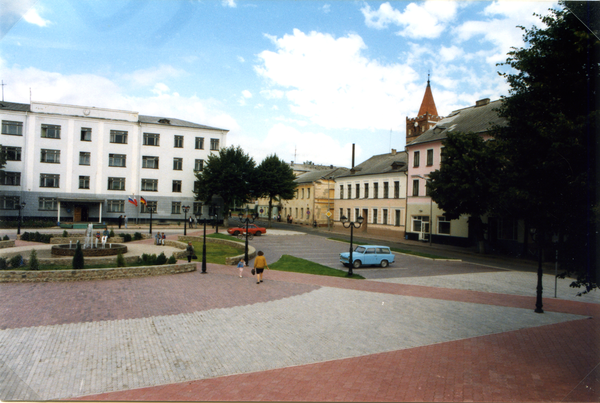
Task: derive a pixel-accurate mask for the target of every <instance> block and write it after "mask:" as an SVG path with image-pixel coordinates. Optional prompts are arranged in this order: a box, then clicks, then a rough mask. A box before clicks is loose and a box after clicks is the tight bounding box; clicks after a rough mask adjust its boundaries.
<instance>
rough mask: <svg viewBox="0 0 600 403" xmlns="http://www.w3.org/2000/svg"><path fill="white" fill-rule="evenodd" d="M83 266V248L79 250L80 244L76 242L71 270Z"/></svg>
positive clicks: (79, 268)
mask: <svg viewBox="0 0 600 403" xmlns="http://www.w3.org/2000/svg"><path fill="white" fill-rule="evenodd" d="M83 266H84V259H83V250H81V244H80V243H79V242H78V243H77V248H76V249H75V254H74V255H73V270H81V269H83Z"/></svg>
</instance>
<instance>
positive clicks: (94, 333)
mask: <svg viewBox="0 0 600 403" xmlns="http://www.w3.org/2000/svg"><path fill="white" fill-rule="evenodd" d="M251 243H252V245H253V246H255V247H256V248H257V249H261V250H264V251H265V256H266V257H267V261H268V262H273V261H276V260H277V259H278V258H279V257H280V256H281V255H282V254H290V255H293V256H297V257H302V258H304V259H308V260H313V261H316V262H319V263H321V264H326V265H329V266H331V267H334V268H338V269H342V267H341V265H340V264H336V259H337V255H338V254H339V252H341V251H345V250H346V249H347V247H348V246H347V244H344V243H341V242H336V241H332V240H327V239H326V238H323V237H318V236H314V235H304V234H302V235H299V234H297V233H296V234H292V233H288V232H285V231H279V232H278V231H273V232H271V233H270V234H269V235H267V236H264V237H257V238H255V239H254V240H253V241H252V242H251ZM139 245H140V246H139V247H141V248H143V247H144V245H146V246H145V247H147V248H148V250H149V251H151V252H152V253H157V251H158V249H157V248H160V247H157V246H154V245H151V244H149V243H143V242H140V243H139ZM507 269H509V268H505V269H502V268H499V267H490V266H483V265H476V264H472V263H466V262H461V261H444V260H442V261H437V260H431V259H424V258H418V257H414V256H408V255H402V254H398V255H397V256H396V263H394V264H393V265H392V266H391V267H390V268H388V269H380V268H364V269H363V268H361V269H358V270H355V272H357V273H359V274H361V275H363V276H364V277H365V278H366V280H351V279H347V278H333V277H323V276H313V275H305V274H295V273H285V272H277V271H267V272H266V273H265V281H264V283H262V284H260V285H257V284H256V282H255V280H254V277H253V276H251V275H250V272H249V271H250V270H249V269H246V270H245V272H244V275H243V277H242V278H239V277H238V273H237V269H236V268H235V267H233V266H223V265H215V264H209V265H208V273H207V274H201V273H200V270H198V271H196V272H193V273H184V274H176V275H168V276H154V277H144V278H134V279H120V280H103V281H79V282H56V283H17V284H15V283H4V284H0V400H17V401H18V400H56V399H59V400H71V399H76V400H191V401H207V400H214V401H227V400H228V401H267V400H270V401H586V402H587V401H589V402H592V401H594V402H596V401H599V400H600V366H599V363H600V337H599V336H600V325H599V324H598V318H599V317H600V298H599V294H598V292H595V293H592V294H590V295H587V296H584V297H583V298H581V297H576V296H575V294H576V290H573V289H572V288H569V287H568V284H569V282H570V281H569V280H559V281H558V286H557V289H556V293H557V298H553V296H554V277H553V276H548V275H546V276H544V310H545V313H544V314H536V313H534V311H533V309H534V307H535V274H534V273H532V272H522V271H512V270H507Z"/></svg>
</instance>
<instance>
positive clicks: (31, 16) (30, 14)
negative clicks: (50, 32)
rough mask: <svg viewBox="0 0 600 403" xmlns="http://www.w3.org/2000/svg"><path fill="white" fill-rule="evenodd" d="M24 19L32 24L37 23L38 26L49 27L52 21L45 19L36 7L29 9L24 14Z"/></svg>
mask: <svg viewBox="0 0 600 403" xmlns="http://www.w3.org/2000/svg"><path fill="white" fill-rule="evenodd" d="M23 19H24V20H25V21H27V22H28V23H30V24H34V25H37V26H38V27H47V26H48V25H50V21H48V20H45V19H43V18H42V17H40V15H39V14H38V11H37V10H36V9H35V8H30V9H29V10H27V12H26V13H25V14H23Z"/></svg>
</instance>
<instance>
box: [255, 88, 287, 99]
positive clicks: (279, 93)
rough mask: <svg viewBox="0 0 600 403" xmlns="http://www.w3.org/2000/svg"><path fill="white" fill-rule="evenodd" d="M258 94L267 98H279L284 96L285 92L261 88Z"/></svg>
mask: <svg viewBox="0 0 600 403" xmlns="http://www.w3.org/2000/svg"><path fill="white" fill-rule="evenodd" d="M260 94H261V95H262V96H263V97H265V98H267V99H281V98H283V97H284V95H285V92H283V91H281V90H262V91H261V92H260Z"/></svg>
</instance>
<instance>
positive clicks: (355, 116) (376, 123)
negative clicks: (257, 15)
mask: <svg viewBox="0 0 600 403" xmlns="http://www.w3.org/2000/svg"><path fill="white" fill-rule="evenodd" d="M270 38H271V40H272V41H273V44H274V45H275V46H276V47H277V51H276V52H272V51H263V52H261V53H260V54H259V55H258V57H259V59H260V60H261V62H262V63H261V64H260V65H258V66H255V70H256V72H257V73H258V74H259V75H260V76H262V77H264V78H266V79H267V80H268V84H269V86H270V87H271V88H273V87H279V88H278V89H280V90H281V91H284V92H285V97H286V99H287V100H288V101H290V103H291V104H290V109H291V110H292V111H293V112H295V113H297V114H299V115H301V116H305V117H307V118H308V119H310V120H311V121H312V122H313V123H316V124H318V125H321V126H323V127H326V128H353V129H367V130H371V129H376V128H387V129H389V128H390V127H396V126H397V125H398V113H402V112H401V111H404V110H406V109H407V107H408V106H409V105H408V104H406V98H407V97H406V93H407V85H408V84H409V83H411V82H412V81H413V80H415V79H416V78H417V74H416V72H415V71H414V70H413V69H412V68H410V67H408V66H407V65H402V64H388V65H384V64H381V63H379V62H378V61H376V60H370V59H367V58H366V57H364V56H362V54H361V52H362V51H363V50H364V49H366V46H365V44H364V42H363V40H362V38H361V37H360V36H358V35H356V34H349V35H347V36H345V37H341V38H337V39H336V38H334V37H333V36H331V35H328V34H322V33H318V32H311V33H310V34H305V33H303V32H301V31H299V30H297V29H295V30H294V32H293V34H292V35H285V36H283V37H282V38H274V37H270ZM411 109H412V108H411Z"/></svg>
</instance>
